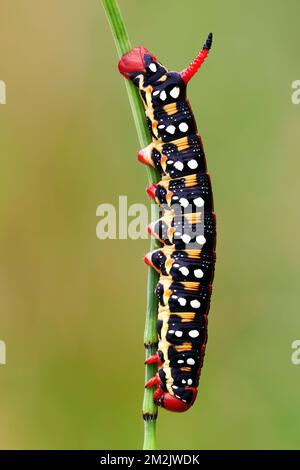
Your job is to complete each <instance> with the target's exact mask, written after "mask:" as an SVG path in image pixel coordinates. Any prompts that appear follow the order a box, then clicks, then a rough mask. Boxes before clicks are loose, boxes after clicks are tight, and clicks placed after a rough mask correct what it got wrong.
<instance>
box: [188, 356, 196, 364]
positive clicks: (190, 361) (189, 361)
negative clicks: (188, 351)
mask: <svg viewBox="0 0 300 470" xmlns="http://www.w3.org/2000/svg"><path fill="white" fill-rule="evenodd" d="M186 363H187V364H188V365H189V366H193V365H194V364H195V360H194V359H193V358H192V357H189V358H188V359H187V361H186Z"/></svg>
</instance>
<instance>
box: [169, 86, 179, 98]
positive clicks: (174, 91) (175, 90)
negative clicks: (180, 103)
mask: <svg viewBox="0 0 300 470" xmlns="http://www.w3.org/2000/svg"><path fill="white" fill-rule="evenodd" d="M170 95H171V96H172V98H174V99H175V100H176V98H178V96H179V95H180V88H179V87H178V86H174V88H172V90H171V91H170Z"/></svg>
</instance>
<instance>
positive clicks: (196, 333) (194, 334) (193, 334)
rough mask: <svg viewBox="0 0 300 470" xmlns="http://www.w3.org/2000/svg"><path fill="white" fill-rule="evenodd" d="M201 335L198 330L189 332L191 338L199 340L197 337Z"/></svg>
mask: <svg viewBox="0 0 300 470" xmlns="http://www.w3.org/2000/svg"><path fill="white" fill-rule="evenodd" d="M199 334H200V333H199V331H197V330H191V331H189V336H190V337H191V338H197V336H199Z"/></svg>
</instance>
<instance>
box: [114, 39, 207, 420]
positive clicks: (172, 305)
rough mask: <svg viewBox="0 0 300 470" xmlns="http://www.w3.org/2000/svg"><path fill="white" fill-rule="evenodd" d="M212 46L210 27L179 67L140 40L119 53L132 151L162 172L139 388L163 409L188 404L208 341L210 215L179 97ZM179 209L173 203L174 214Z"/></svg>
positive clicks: (200, 160)
mask: <svg viewBox="0 0 300 470" xmlns="http://www.w3.org/2000/svg"><path fill="white" fill-rule="evenodd" d="M211 45H212V33H210V34H209V35H208V38H207V40H206V42H205V44H204V46H203V48H202V50H201V51H200V52H199V53H198V55H197V56H196V58H195V59H194V61H193V62H192V63H191V64H190V65H189V66H188V67H187V68H186V69H185V70H183V71H182V72H180V73H179V72H172V71H168V69H167V68H166V67H164V66H163V65H162V64H161V63H160V62H159V61H158V60H157V58H156V57H155V56H154V55H153V54H152V53H151V52H149V51H148V50H147V49H146V48H145V47H143V46H141V47H138V48H135V49H132V50H131V51H129V52H127V53H126V54H124V55H123V56H122V57H121V59H120V61H119V64H118V68H119V71H120V73H121V74H122V75H123V76H124V77H125V78H127V79H129V80H132V82H133V83H134V85H135V86H136V87H137V88H138V90H139V93H140V97H141V99H142V102H143V104H144V108H145V115H146V121H147V127H148V129H149V132H150V134H151V136H152V142H151V143H150V144H149V145H148V146H147V147H146V148H144V149H142V150H140V151H139V153H138V159H139V161H141V162H142V163H145V164H147V165H150V166H152V167H154V168H155V169H156V170H157V171H158V172H159V174H160V175H161V181H160V182H159V183H158V184H151V185H150V186H149V187H148V189H147V193H148V195H149V196H150V197H151V198H152V199H154V200H155V202H156V203H157V204H159V206H160V207H161V208H162V210H163V215H162V217H161V218H160V219H159V220H157V221H156V222H154V223H152V224H150V226H149V228H148V231H149V233H150V234H151V235H152V236H154V237H156V238H158V239H159V240H160V241H161V243H162V247H161V248H159V249H157V250H155V251H153V252H152V253H148V254H147V255H146V256H145V262H146V263H147V264H148V265H149V266H151V267H152V268H153V269H155V270H156V271H158V273H159V275H160V277H159V282H158V284H157V287H156V295H157V297H158V304H159V308H158V317H157V332H158V339H159V343H158V350H157V353H156V354H154V355H153V356H151V357H150V358H149V359H148V360H147V361H146V364H151V363H157V365H158V373H157V374H156V375H155V376H154V377H153V378H151V379H150V380H149V381H148V382H147V383H146V387H148V388H150V387H155V391H154V400H155V402H156V403H157V405H159V406H161V407H163V408H166V409H167V410H171V411H177V412H182V411H186V410H187V409H189V408H190V407H191V406H192V405H193V403H194V401H195V399H196V396H197V387H198V385H199V378H200V373H201V369H202V365H203V359H204V354H205V347H206V343H207V322H208V313H209V307H210V297H211V291H212V282H213V277H214V267H215V258H216V256H215V247H216V217H215V213H214V206H213V196H212V189H211V181H210V177H209V175H208V174H207V167H206V159H205V153H204V148H203V144H202V140H201V137H200V135H199V133H198V131H197V126H196V123H195V119H194V116H193V113H192V110H191V107H190V104H189V101H188V100H187V97H186V87H187V84H188V82H189V80H190V79H191V78H192V77H193V76H194V75H195V73H196V72H197V70H198V69H199V68H200V66H201V65H202V63H203V62H204V60H205V58H206V57H207V55H208V53H209V50H210V48H211ZM178 208H179V209H180V211H179V213H178Z"/></svg>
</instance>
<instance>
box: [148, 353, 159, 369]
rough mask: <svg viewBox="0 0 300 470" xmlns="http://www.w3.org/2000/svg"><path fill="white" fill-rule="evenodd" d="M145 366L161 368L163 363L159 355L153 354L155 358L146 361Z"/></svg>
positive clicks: (151, 357)
mask: <svg viewBox="0 0 300 470" xmlns="http://www.w3.org/2000/svg"><path fill="white" fill-rule="evenodd" d="M145 364H157V365H158V366H159V367H160V366H162V362H161V360H160V358H159V355H158V354H157V353H156V354H153V356H150V357H149V358H148V359H146V361H145Z"/></svg>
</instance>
